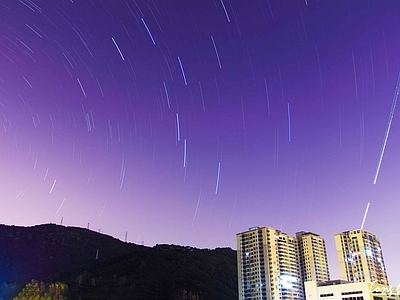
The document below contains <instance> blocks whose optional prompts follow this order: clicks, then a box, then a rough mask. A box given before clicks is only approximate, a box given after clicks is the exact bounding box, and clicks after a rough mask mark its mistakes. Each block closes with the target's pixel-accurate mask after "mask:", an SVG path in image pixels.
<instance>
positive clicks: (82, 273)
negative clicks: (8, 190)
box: [0, 224, 238, 300]
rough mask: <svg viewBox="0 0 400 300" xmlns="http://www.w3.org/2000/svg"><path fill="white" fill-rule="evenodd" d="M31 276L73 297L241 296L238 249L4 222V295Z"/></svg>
mask: <svg viewBox="0 0 400 300" xmlns="http://www.w3.org/2000/svg"><path fill="white" fill-rule="evenodd" d="M97 254H98V255H97ZM96 256H97V257H96ZM31 279H38V280H41V281H43V282H44V283H46V284H50V283H55V282H63V283H66V284H67V285H68V293H69V297H68V299H110V300H111V299H171V300H172V299H191V300H196V299H197V300H200V299H203V300H207V299H216V300H217V299H218V300H219V299H221V300H222V299H237V297H238V295H237V270H236V251H234V250H232V249H230V248H218V249H215V250H208V249H202V250H200V249H196V248H192V247H184V246H176V245H157V246H155V247H153V248H150V247H145V246H139V245H136V244H132V243H125V242H122V241H120V240H118V239H115V238H113V237H110V236H107V235H104V234H100V233H97V232H94V231H91V230H88V229H83V228H77V227H65V226H59V225H54V224H46V225H38V226H34V227H18V226H6V225H0V299H7V298H6V297H9V296H4V295H6V293H7V292H8V294H10V293H14V294H15V289H16V285H14V284H12V283H17V284H20V285H23V284H26V283H28V282H30V280H31ZM7 289H8V290H7ZM2 297H3V298H2Z"/></svg>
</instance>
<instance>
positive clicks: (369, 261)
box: [335, 229, 389, 285]
mask: <svg viewBox="0 0 400 300" xmlns="http://www.w3.org/2000/svg"><path fill="white" fill-rule="evenodd" d="M335 243H336V251H337V255H338V260H339V268H340V276H341V277H342V279H346V280H348V281H350V282H373V281H376V282H377V283H380V284H384V285H388V284H389V283H388V278H387V274H386V268H385V263H384V260H383V255H382V249H381V245H380V242H379V239H378V237H377V236H376V235H375V234H372V233H370V232H367V231H365V230H361V229H358V230H351V231H345V232H342V233H338V234H335Z"/></svg>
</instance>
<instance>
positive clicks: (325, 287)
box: [304, 280, 400, 300]
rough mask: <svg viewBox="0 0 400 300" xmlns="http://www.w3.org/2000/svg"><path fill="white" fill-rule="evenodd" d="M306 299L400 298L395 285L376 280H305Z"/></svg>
mask: <svg viewBox="0 0 400 300" xmlns="http://www.w3.org/2000/svg"><path fill="white" fill-rule="evenodd" d="M304 285H305V298H306V299H307V300H400V296H399V293H398V290H397V287H393V286H388V285H383V284H379V283H376V282H348V281H344V280H332V281H327V282H318V281H307V282H305V283H304Z"/></svg>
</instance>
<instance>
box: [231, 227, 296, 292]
mask: <svg viewBox="0 0 400 300" xmlns="http://www.w3.org/2000/svg"><path fill="white" fill-rule="evenodd" d="M236 241H237V249H238V251H237V262H238V282H239V299H240V300H250V299H251V300H261V299H269V300H285V299H291V300H296V299H303V298H304V297H303V283H302V279H301V271H300V264H299V251H298V242H297V239H296V238H295V237H292V236H289V235H287V234H285V233H282V232H281V231H279V230H277V229H274V228H271V227H252V228H250V229H249V230H248V231H245V232H242V233H238V234H237V235H236Z"/></svg>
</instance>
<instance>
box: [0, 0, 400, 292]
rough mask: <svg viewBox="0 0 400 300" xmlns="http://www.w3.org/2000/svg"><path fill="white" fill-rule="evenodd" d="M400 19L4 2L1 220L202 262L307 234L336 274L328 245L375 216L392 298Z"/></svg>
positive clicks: (341, 4)
mask: <svg viewBox="0 0 400 300" xmlns="http://www.w3.org/2000/svg"><path fill="white" fill-rule="evenodd" d="M399 14H400V2H399V1H394V0H393V1H392V0H387V1H386V0H385V1H372V0H363V1H349V0H320V1H317V0H287V1H282V0H279V1H278V0H246V1H242V0H200V1H192V0H154V1H150V0H148V1H145V0H136V1H135V0H125V1H122V0H103V1H100V0H92V1H89V0H70V1H67V0H65V1H61V0H54V1H50V0H41V1H31V0H19V1H17V0H0V162H1V163H0V204H1V209H0V223H4V224H14V225H35V224H40V223H50V222H52V223H57V224H60V222H61V219H63V224H64V225H68V226H79V227H84V228H86V227H87V226H88V223H89V227H90V229H92V230H95V231H99V230H100V231H101V232H102V233H106V234H109V235H112V236H115V237H117V238H119V239H121V240H125V234H126V232H127V236H128V241H130V242H134V243H139V244H142V243H143V244H144V245H149V246H153V245H155V244H157V243H158V244H161V243H169V244H171V243H174V244H180V245H190V246H194V247H199V248H215V247H232V248H236V236H235V234H236V233H238V232H242V231H246V230H247V229H248V228H249V227H252V226H257V225H258V226H266V225H267V226H271V227H275V228H278V229H281V230H282V231H283V232H286V233H288V234H290V235H295V232H297V231H301V230H304V231H312V232H315V233H318V234H320V235H321V236H323V237H324V238H325V239H326V242H327V247H328V249H327V250H328V257H329V263H330V269H331V277H333V278H338V277H339V271H338V267H337V257H336V250H335V247H334V238H333V236H334V234H335V233H339V232H342V231H346V230H352V229H357V228H360V226H361V223H362V220H363V216H364V212H365V208H366V206H367V203H371V205H370V208H369V213H368V216H367V219H366V221H365V225H364V229H365V230H368V231H371V232H373V233H375V234H377V235H378V236H379V238H380V240H381V244H382V249H383V253H384V258H385V262H386V267H387V269H388V276H389V282H390V283H391V284H392V285H397V284H400V269H399V264H400V259H399V258H398V249H399V246H400V239H399V235H398V228H399V224H400V218H399V214H398V212H399V211H400V204H399V201H398V200H399V194H400V181H399V178H400V164H399V160H400V139H399V138H400V115H399V113H397V114H396V112H395V113H394V114H393V108H394V104H395V103H394V102H395V101H396V98H395V97H394V95H395V93H396V83H397V78H398V74H399V71H400V65H399V58H400V34H399V33H400V18H399ZM391 111H392V114H391ZM390 116H392V117H393V122H392V123H390V122H389V121H390V119H391V118H390ZM388 124H389V126H388ZM389 129H390V132H389ZM386 132H388V133H389V134H388V135H386ZM386 136H387V139H386V138H385V137H386ZM385 140H386V141H387V143H386V144H385V143H384V142H385ZM383 145H385V147H383ZM381 155H382V156H381ZM380 157H382V160H381V164H379V162H380ZM378 166H379V167H378Z"/></svg>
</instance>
